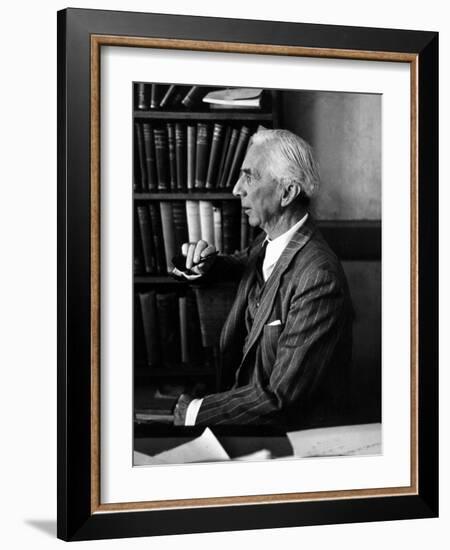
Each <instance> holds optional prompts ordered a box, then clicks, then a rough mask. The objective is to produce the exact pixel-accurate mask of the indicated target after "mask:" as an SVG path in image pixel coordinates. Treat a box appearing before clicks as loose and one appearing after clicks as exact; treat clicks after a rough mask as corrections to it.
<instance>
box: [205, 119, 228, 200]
mask: <svg viewBox="0 0 450 550" xmlns="http://www.w3.org/2000/svg"><path fill="white" fill-rule="evenodd" d="M223 128H224V127H223V124H219V123H216V124H214V131H213V137H212V141H211V153H210V155H209V165H208V172H207V175H206V184H205V187H206V189H213V188H214V187H216V185H217V181H216V180H217V173H218V168H219V162H220V150H221V146H222V141H223V140H222V138H223Z"/></svg>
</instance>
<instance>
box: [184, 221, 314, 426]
mask: <svg viewBox="0 0 450 550" xmlns="http://www.w3.org/2000/svg"><path fill="white" fill-rule="evenodd" d="M307 219H308V214H305V215H304V216H303V218H302V219H301V220H300V221H298V222H297V223H296V224H295V225H293V226H292V227H291V228H290V229H288V230H287V231H286V232H285V233H283V234H282V235H280V236H279V237H276V238H275V239H273V240H272V239H269V237H266V239H265V240H266V241H268V243H267V247H266V253H265V255H264V261H263V266H262V271H263V278H264V282H266V281H267V279H268V278H269V277H270V275H271V274H272V271H273V270H274V268H275V265H276V263H277V262H278V260H279V259H280V256H281V254H283V251H284V249H285V248H286V247H287V245H288V244H289V241H290V240H291V239H292V237H293V236H294V233H295V232H296V231H298V230H299V229H300V227H301V226H302V225H303V224H304V223H305V222H306V220H307ZM202 401H203V399H193V400H192V401H191V402H190V403H189V405H188V408H187V410H186V419H185V422H184V425H185V426H194V425H195V421H196V420H197V414H198V411H199V410H200V407H201V405H202Z"/></svg>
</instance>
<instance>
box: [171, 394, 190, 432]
mask: <svg viewBox="0 0 450 550" xmlns="http://www.w3.org/2000/svg"><path fill="white" fill-rule="evenodd" d="M192 399H193V398H192V397H191V396H190V395H188V394H187V393H182V394H181V395H180V397H179V398H178V401H177V404H176V405H175V408H174V410H173V424H174V426H184V425H185V421H186V411H187V408H188V405H189V403H190V402H191V401H192Z"/></svg>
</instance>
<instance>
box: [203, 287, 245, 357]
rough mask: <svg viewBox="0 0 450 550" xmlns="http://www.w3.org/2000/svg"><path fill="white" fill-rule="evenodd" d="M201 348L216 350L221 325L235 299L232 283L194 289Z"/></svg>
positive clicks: (234, 289)
mask: <svg viewBox="0 0 450 550" xmlns="http://www.w3.org/2000/svg"><path fill="white" fill-rule="evenodd" d="M194 292H195V296H196V299H197V306H198V315H199V319H200V330H201V337H202V344H203V347H204V348H206V349H208V348H216V349H217V348H218V346H219V340H220V333H221V330H222V327H223V324H224V322H225V320H226V318H227V316H228V313H229V312H230V309H231V306H232V305H233V302H234V299H235V298H236V285H235V284H234V283H220V284H214V285H203V286H200V285H199V286H195V287H194Z"/></svg>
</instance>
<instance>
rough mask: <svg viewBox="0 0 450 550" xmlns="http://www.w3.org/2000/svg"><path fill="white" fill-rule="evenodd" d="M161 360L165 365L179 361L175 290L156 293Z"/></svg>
mask: <svg viewBox="0 0 450 550" xmlns="http://www.w3.org/2000/svg"><path fill="white" fill-rule="evenodd" d="M156 307H157V311H158V321H159V334H160V339H161V343H162V344H163V345H162V346H161V348H162V349H161V352H162V360H163V364H164V365H165V366H169V367H171V366H176V365H179V364H180V363H181V343H180V326H179V312H178V298H177V295H176V294H175V292H167V293H164V294H161V293H157V294H156Z"/></svg>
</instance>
